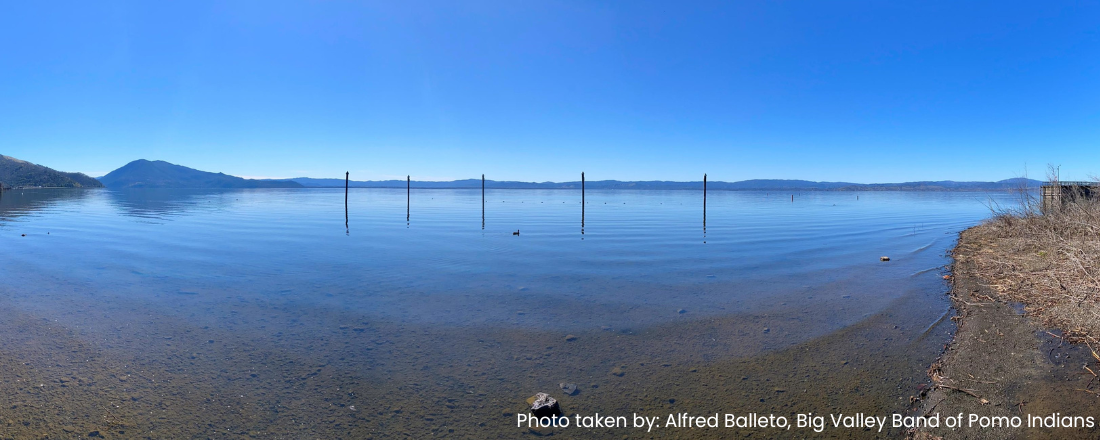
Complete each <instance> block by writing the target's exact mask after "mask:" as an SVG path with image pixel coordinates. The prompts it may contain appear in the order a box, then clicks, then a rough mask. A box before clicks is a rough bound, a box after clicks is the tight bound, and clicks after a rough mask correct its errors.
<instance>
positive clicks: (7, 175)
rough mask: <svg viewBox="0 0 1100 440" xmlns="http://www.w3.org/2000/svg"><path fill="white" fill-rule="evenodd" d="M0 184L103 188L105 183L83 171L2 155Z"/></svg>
mask: <svg viewBox="0 0 1100 440" xmlns="http://www.w3.org/2000/svg"><path fill="white" fill-rule="evenodd" d="M0 185H3V187H4V188H28V187H50V188H102V187H103V184H102V183H100V182H99V181H98V180H95V179H93V178H91V177H88V176H87V175H84V174H81V173H66V172H61V171H57V170H54V169H52V168H48V167H44V166H42V165H37V164H33V163H30V162H27V161H25V160H19V159H16V158H14V157H8V156H3V155H0Z"/></svg>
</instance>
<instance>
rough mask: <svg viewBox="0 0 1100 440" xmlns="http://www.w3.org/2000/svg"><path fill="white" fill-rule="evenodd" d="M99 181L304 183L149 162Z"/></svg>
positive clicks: (126, 184) (133, 184)
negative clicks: (251, 177) (246, 176)
mask: <svg viewBox="0 0 1100 440" xmlns="http://www.w3.org/2000/svg"><path fill="white" fill-rule="evenodd" d="M99 181H100V182H103V184H104V185H107V187H108V188H302V184H300V183H298V182H292V181H289V180H256V179H244V178H241V177H236V176H230V175H228V174H224V173H210V172H206V171H199V170H196V169H194V168H188V167H185V166H181V165H176V164H171V163H168V162H165V161H163V160H153V161H150V160H145V159H139V160H135V161H133V162H130V163H128V164H126V165H124V166H123V167H122V168H119V169H117V170H114V171H111V172H110V173H108V174H107V175H106V176H103V177H100V178H99Z"/></svg>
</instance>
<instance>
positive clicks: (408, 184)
mask: <svg viewBox="0 0 1100 440" xmlns="http://www.w3.org/2000/svg"><path fill="white" fill-rule="evenodd" d="M411 206H412V176H410V175H405V222H406V223H407V222H408V221H409V208H410V207H411Z"/></svg>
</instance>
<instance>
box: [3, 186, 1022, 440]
mask: <svg viewBox="0 0 1100 440" xmlns="http://www.w3.org/2000/svg"><path fill="white" fill-rule="evenodd" d="M343 196H344V194H343V191H342V190H327V189H309V190H274V189H272V190H224V191H182V190H133V191H108V190H15V191H8V192H5V193H4V195H3V198H2V199H0V249H2V250H0V253H2V254H3V256H4V260H3V264H2V265H0V276H2V277H3V279H4V280H5V282H4V283H3V285H2V286H0V308H2V310H3V312H4V313H5V315H6V316H9V317H10V319H8V320H6V321H5V322H4V323H3V324H0V334H2V335H3V337H2V338H0V349H2V352H0V353H2V354H3V359H0V362H2V365H0V367H3V368H7V369H9V370H11V371H13V373H12V375H11V376H10V378H5V379H4V381H3V388H0V390H3V391H4V393H3V394H6V396H4V397H0V404H2V405H5V406H3V407H4V408H11V410H10V411H9V413H8V414H6V415H4V417H6V418H7V420H0V424H2V423H6V424H7V426H6V427H3V426H0V432H6V433H7V434H9V435H13V436H17V437H18V436H20V435H22V434H35V435H38V434H41V433H61V434H60V435H62V436H64V435H66V434H72V433H76V434H80V435H87V434H88V433H91V432H92V431H98V432H100V434H101V435H104V436H109V435H115V436H126V437H129V436H137V434H141V436H148V437H152V438H174V437H180V436H186V437H191V436H196V437H209V436H227V437H248V436H252V437H257V438H276V437H278V438H300V437H327V438H363V437H404V436H408V437H424V436H433V435H439V436H452V437H453V436H467V437H478V438H497V437H499V438H514V437H516V436H519V435H527V433H528V432H527V429H526V428H522V429H521V428H517V427H516V426H515V425H516V420H515V416H514V413H515V412H516V411H522V410H523V408H524V399H526V398H527V397H529V396H531V395H533V394H534V393H535V392H539V391H546V392H549V393H550V394H551V395H553V396H555V397H556V398H558V399H559V400H560V401H561V402H562V405H563V409H564V410H565V411H566V413H569V414H583V415H589V414H592V413H594V412H600V413H602V414H610V415H626V416H628V417H629V416H630V415H631V414H632V413H634V412H639V413H641V412H645V413H647V414H652V415H660V416H662V420H663V419H664V418H663V416H665V415H667V414H669V413H678V412H691V413H701V414H712V413H715V412H719V413H724V412H757V413H765V414H767V413H775V414H777V415H778V414H786V415H788V417H789V416H790V415H791V414H793V413H796V412H815V413H826V412H845V413H849V412H851V413H855V412H858V411H863V412H868V413H879V414H888V413H891V412H902V411H905V410H906V408H908V405H909V400H908V399H909V396H913V395H916V394H917V393H918V387H919V386H920V384H921V383H922V382H924V381H926V378H925V374H924V371H925V369H926V368H927V366H928V365H929V364H930V363H931V361H932V360H933V359H934V358H935V357H936V356H937V355H938V354H939V352H940V351H941V350H942V346H943V344H944V343H945V342H946V341H947V339H948V338H949V332H950V330H951V328H950V321H949V320H944V319H941V318H943V316H944V314H945V312H947V311H948V308H949V305H950V303H949V300H948V299H947V298H946V297H945V296H944V293H945V292H946V290H947V286H946V284H945V283H944V282H943V280H942V278H941V275H942V274H943V270H942V268H943V266H944V265H945V264H948V263H949V259H948V258H947V257H946V256H945V252H946V251H947V250H948V249H950V247H951V246H952V245H953V243H954V240H955V234H956V233H957V232H959V231H960V230H962V229H965V228H966V227H968V226H970V225H973V224H975V223H976V222H978V221H980V220H981V219H982V218H984V217H987V216H988V215H989V209H988V208H987V205H988V203H989V201H990V200H991V199H993V200H995V201H999V202H1000V203H1010V202H1011V200H1010V197H1009V195H1007V194H984V193H933V192H928V193H925V192H859V193H854V192H804V193H801V194H795V195H794V201H793V202H792V200H791V194H790V193H766V192H748V191H746V192H729V191H711V192H710V193H709V194H708V195H707V207H706V218H705V223H704V217H703V206H702V197H701V194H700V193H698V192H694V191H589V192H588V193H587V195H586V201H587V204H586V205H585V206H584V213H583V215H584V217H583V225H582V213H581V208H582V206H581V204H580V194H579V193H578V192H576V191H566V190H545V191H543V190H489V191H488V192H487V193H486V199H485V205H484V217H483V211H482V202H481V193H480V191H477V190H416V191H413V192H412V194H411V202H408V204H407V199H406V197H407V194H406V192H405V191H401V190H390V189H352V191H351V193H350V195H349V212H348V217H349V222H348V226H347V228H345V224H344V212H343V211H344V206H343ZM517 230H518V231H520V235H519V236H516V235H513V232H514V231H517ZM21 234H26V236H22V235H21ZM884 255H885V256H890V258H891V261H890V262H880V261H879V257H880V256H884ZM567 336H570V340H568V341H567V340H566V337H567ZM560 382H568V383H575V384H576V385H577V386H578V389H579V392H578V393H577V394H576V395H573V396H568V395H564V393H562V392H561V391H560V389H558V384H559V383H560ZM4 417H0V419H3V418H4ZM559 431H560V432H559V434H565V435H583V436H586V437H622V436H623V435H627V434H629V435H632V436H636V435H641V436H647V435H648V436H653V437H676V436H684V437H699V436H722V435H729V434H730V431H729V430H723V429H702V430H671V429H670V430H666V431H660V432H653V433H648V434H646V433H640V432H636V431H633V430H627V429H594V430H584V431H581V430H559ZM119 432H121V434H120V433H119ZM754 433H755V434H756V435H760V436H768V437H770V436H776V435H791V436H799V437H800V436H805V435H806V433H805V432H801V433H797V435H796V433H795V432H793V431H792V432H790V433H786V432H772V431H766V430H756V431H753V430H748V431H739V434H754ZM831 434H835V435H839V436H842V437H844V436H849V437H874V436H875V433H873V432H868V431H862V430H850V431H839V432H832V433H831ZM894 434H898V433H894Z"/></svg>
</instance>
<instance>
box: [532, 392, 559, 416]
mask: <svg viewBox="0 0 1100 440" xmlns="http://www.w3.org/2000/svg"><path fill="white" fill-rule="evenodd" d="M527 403H530V404H531V414H532V415H534V416H535V417H557V416H560V415H561V406H559V405H558V401H557V399H554V398H553V397H550V395H549V394H546V393H538V394H535V395H534V396H531V397H529V398H528V399H527Z"/></svg>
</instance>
